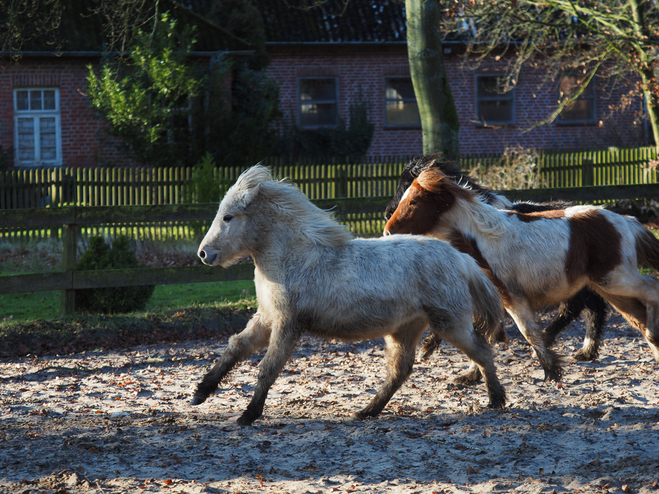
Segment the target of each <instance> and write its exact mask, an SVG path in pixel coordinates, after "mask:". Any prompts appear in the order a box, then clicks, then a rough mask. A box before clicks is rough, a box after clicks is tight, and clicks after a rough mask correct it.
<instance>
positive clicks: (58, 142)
mask: <svg viewBox="0 0 659 494" xmlns="http://www.w3.org/2000/svg"><path fill="white" fill-rule="evenodd" d="M22 91H27V95H28V108H27V109H19V108H18V96H19V93H20V92H22ZM36 91H39V92H40V93H41V107H42V108H40V109H39V108H36V109H33V108H31V101H32V100H31V98H32V94H33V93H34V92H36ZM45 91H53V92H54V99H55V108H52V109H47V110H46V109H43V103H44V92H45ZM13 99H14V160H15V165H16V166H17V167H21V168H28V167H41V166H61V165H62V126H61V117H60V97H59V88H56V87H17V88H14V97H13ZM24 119H31V120H32V130H33V134H32V135H33V139H34V159H32V160H21V151H22V149H21V142H20V140H19V133H20V126H19V123H20V121H21V120H24ZM42 119H54V122H55V158H54V159H47V160H46V159H42V157H41V154H42V153H41V151H42V150H41V134H40V131H41V125H40V122H41V120H42Z"/></svg>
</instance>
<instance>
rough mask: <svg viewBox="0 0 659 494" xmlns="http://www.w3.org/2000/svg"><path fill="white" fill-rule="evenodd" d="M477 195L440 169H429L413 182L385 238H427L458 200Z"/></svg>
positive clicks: (386, 230)
mask: <svg viewBox="0 0 659 494" xmlns="http://www.w3.org/2000/svg"><path fill="white" fill-rule="evenodd" d="M474 196H475V194H474V193H473V192H472V191H470V190H467V189H464V188H462V187H460V186H459V185H457V184H456V183H455V182H453V181H452V180H451V179H450V178H449V177H448V176H447V175H446V174H445V173H444V172H442V171H441V170H440V169H439V168H429V169H427V170H425V171H423V172H421V174H420V175H419V176H418V177H417V178H416V179H414V181H413V182H412V184H411V185H410V186H409V188H408V189H407V190H406V191H405V194H404V195H403V197H402V198H401V200H400V203H399V204H398V207H397V208H396V210H395V211H394V213H393V214H392V215H391V218H389V221H387V224H386V225H385V227H384V234H385V235H393V234H395V233H411V234H413V235H425V234H427V233H429V232H431V231H432V230H433V229H434V228H435V227H436V226H437V225H438V223H439V221H440V219H441V217H442V215H444V214H446V213H447V212H448V211H450V210H451V209H452V208H453V207H454V206H455V203H456V201H458V200H459V199H464V200H468V201H472V200H474Z"/></svg>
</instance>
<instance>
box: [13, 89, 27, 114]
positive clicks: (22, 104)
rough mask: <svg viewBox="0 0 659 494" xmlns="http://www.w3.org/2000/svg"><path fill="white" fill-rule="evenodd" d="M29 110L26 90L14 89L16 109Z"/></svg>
mask: <svg viewBox="0 0 659 494" xmlns="http://www.w3.org/2000/svg"><path fill="white" fill-rule="evenodd" d="M21 110H29V107H28V100H27V91H16V111H21Z"/></svg>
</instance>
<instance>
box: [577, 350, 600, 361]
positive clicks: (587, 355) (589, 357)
mask: <svg viewBox="0 0 659 494" xmlns="http://www.w3.org/2000/svg"><path fill="white" fill-rule="evenodd" d="M597 357H598V354H597V352H587V351H585V350H584V349H583V348H582V349H581V350H579V351H577V352H576V353H575V354H574V360H578V361H579V362H592V361H593V360H597Z"/></svg>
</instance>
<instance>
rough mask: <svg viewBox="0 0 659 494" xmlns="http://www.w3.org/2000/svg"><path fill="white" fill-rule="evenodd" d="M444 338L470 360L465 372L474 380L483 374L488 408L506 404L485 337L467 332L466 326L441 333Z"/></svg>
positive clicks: (473, 332)
mask: <svg viewBox="0 0 659 494" xmlns="http://www.w3.org/2000/svg"><path fill="white" fill-rule="evenodd" d="M443 336H444V339H445V340H446V341H448V342H449V343H451V344H452V345H454V346H455V347H456V348H457V349H458V350H460V351H462V352H463V353H464V354H465V355H467V357H468V358H469V359H470V360H471V361H472V364H471V367H470V368H469V370H468V371H467V374H464V375H463V376H469V377H470V378H471V379H472V380H474V379H475V381H474V382H478V380H480V376H483V378H484V380H485V386H486V388H487V394H488V396H489V398H490V403H489V404H488V406H489V407H490V408H503V407H504V406H505V405H506V392H505V390H504V389H503V386H501V383H500V382H499V378H498V377H497V373H496V369H495V367H494V358H493V356H492V349H491V347H490V345H489V344H488V343H487V341H485V338H483V336H481V335H480V334H478V333H477V332H476V331H473V329H472V331H471V334H470V333H469V329H468V328H464V330H463V331H460V332H457V331H451V332H450V333H448V332H444V333H443Z"/></svg>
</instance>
